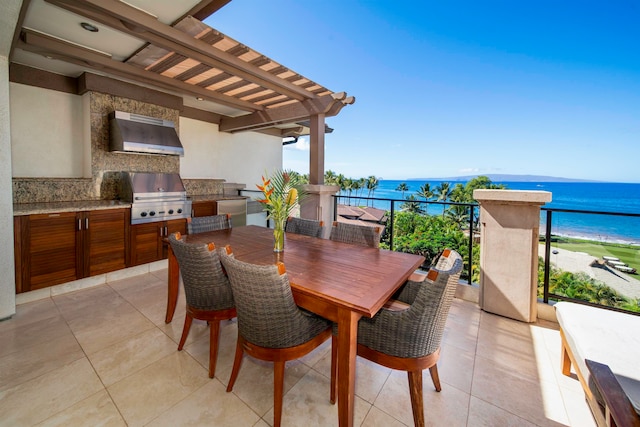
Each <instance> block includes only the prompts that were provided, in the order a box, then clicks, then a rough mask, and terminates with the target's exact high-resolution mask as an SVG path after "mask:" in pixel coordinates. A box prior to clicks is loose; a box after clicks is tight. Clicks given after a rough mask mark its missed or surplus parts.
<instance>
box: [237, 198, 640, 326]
mask: <svg viewBox="0 0 640 427" xmlns="http://www.w3.org/2000/svg"><path fill="white" fill-rule="evenodd" d="M247 193H249V194H247ZM254 193H259V192H256V191H255V190H253V191H252V190H243V193H242V194H244V195H247V196H250V197H255V196H256V194H254ZM333 197H334V201H335V203H334V212H333V218H334V220H337V218H338V205H339V204H343V205H348V206H349V205H353V206H364V205H369V204H372V205H373V204H375V207H376V208H378V209H383V210H386V211H388V212H389V218H388V221H387V222H386V224H384V225H385V226H386V229H385V235H384V236H383V239H385V240H386V241H387V242H388V244H389V249H390V250H396V247H395V246H396V245H395V244H394V237H395V236H396V233H395V230H394V224H395V219H396V214H397V212H398V211H400V210H401V208H400V206H401V205H402V204H405V203H411V204H415V205H418V206H427V209H425V210H426V211H427V212H434V210H433V209H431V210H430V209H429V208H428V207H429V206H438V207H439V212H444V211H446V210H447V209H448V208H450V207H451V206H462V207H464V208H465V209H466V215H468V219H467V221H466V224H465V225H464V227H461V230H462V231H464V232H465V233H468V239H467V252H468V253H467V254H465V255H466V256H464V263H465V271H464V273H463V277H464V278H466V279H467V280H468V283H470V284H471V283H472V277H473V271H472V270H473V255H474V250H475V251H478V250H479V248H478V247H477V246H476V248H475V249H474V235H476V233H478V232H479V206H478V204H476V203H455V202H448V201H447V202H441V201H421V200H407V199H404V200H403V199H388V198H377V197H359V196H346V195H335V196H333ZM354 201H355V203H353V202H354ZM541 211H542V212H541V226H540V230H543V231H541V233H540V238H541V241H543V242H544V244H545V250H544V254H543V255H544V256H543V267H542V268H543V269H544V270H543V271H544V274H543V280H542V299H543V301H544V302H545V303H549V301H561V300H564V301H572V302H576V303H580V304H586V305H592V306H597V307H600V308H605V309H609V310H614V311H621V312H625V313H631V314H635V315H640V313H639V312H634V311H629V310H625V309H622V308H618V307H612V306H609V305H603V304H600V303H597V302H590V301H586V300H583V299H578V298H572V297H569V296H566V295H560V294H555V293H552V292H550V272H551V268H552V267H551V251H552V241H553V240H554V238H557V236H556V235H554V234H553V225H554V221H557V220H558V218H560V219H562V218H566V217H567V215H607V216H610V217H612V219H613V220H616V219H619V218H626V219H627V220H629V219H631V220H632V221H634V223H633V224H634V225H632V226H635V227H640V214H633V213H622V212H602V211H588V210H576V209H554V208H542V209H541ZM554 214H556V216H555V217H554ZM429 215H432V214H429ZM266 225H267V226H268V221H267V224H266ZM385 236H386V238H385ZM591 241H592V242H595V243H597V240H591ZM637 258H638V259H639V264H640V246H639V247H638V254H637ZM639 270H640V269H639ZM639 280H640V276H639ZM604 284H605V285H607V283H606V282H604ZM631 300H633V298H631ZM637 303H638V304H640V298H638V299H637ZM639 309H640V308H639Z"/></svg>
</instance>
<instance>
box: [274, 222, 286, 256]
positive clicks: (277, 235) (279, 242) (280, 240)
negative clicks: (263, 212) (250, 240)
mask: <svg viewBox="0 0 640 427" xmlns="http://www.w3.org/2000/svg"><path fill="white" fill-rule="evenodd" d="M274 225H275V226H274V228H273V251H274V252H283V251H284V221H275V224H274Z"/></svg>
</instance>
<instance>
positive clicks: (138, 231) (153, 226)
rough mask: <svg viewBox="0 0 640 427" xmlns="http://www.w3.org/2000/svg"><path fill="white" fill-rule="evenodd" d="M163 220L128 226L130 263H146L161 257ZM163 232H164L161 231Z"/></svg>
mask: <svg viewBox="0 0 640 427" xmlns="http://www.w3.org/2000/svg"><path fill="white" fill-rule="evenodd" d="M164 227H165V223H164V222H151V223H148V224H135V225H132V226H131V227H130V234H131V235H130V242H131V243H130V245H131V263H130V264H131V265H132V266H134V265H140V264H146V263H148V262H153V261H158V260H159V259H161V258H162V252H163V251H162V238H161V236H160V234H161V231H162V232H163V230H164ZM163 234H164V232H163Z"/></svg>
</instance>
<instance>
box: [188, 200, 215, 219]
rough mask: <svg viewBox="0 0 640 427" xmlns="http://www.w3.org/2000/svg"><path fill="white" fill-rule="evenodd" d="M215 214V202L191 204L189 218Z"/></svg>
mask: <svg viewBox="0 0 640 427" xmlns="http://www.w3.org/2000/svg"><path fill="white" fill-rule="evenodd" d="M216 214H217V209H216V202H215V201H204V202H193V203H191V216H211V215H216Z"/></svg>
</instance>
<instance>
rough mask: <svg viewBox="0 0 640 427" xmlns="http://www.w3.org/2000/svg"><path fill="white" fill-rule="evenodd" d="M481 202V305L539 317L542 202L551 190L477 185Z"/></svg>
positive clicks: (527, 319)
mask: <svg viewBox="0 0 640 427" xmlns="http://www.w3.org/2000/svg"><path fill="white" fill-rule="evenodd" d="M473 198H474V199H476V200H477V201H478V203H480V307H481V308H482V309H483V310H485V311H488V312H490V313H495V314H499V315H501V316H505V317H509V318H512V319H516V320H520V321H523V322H535V321H536V318H537V288H538V236H539V228H540V206H542V205H543V204H544V203H547V202H550V201H551V193H549V192H548V191H516V190H475V191H474V192H473Z"/></svg>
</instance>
